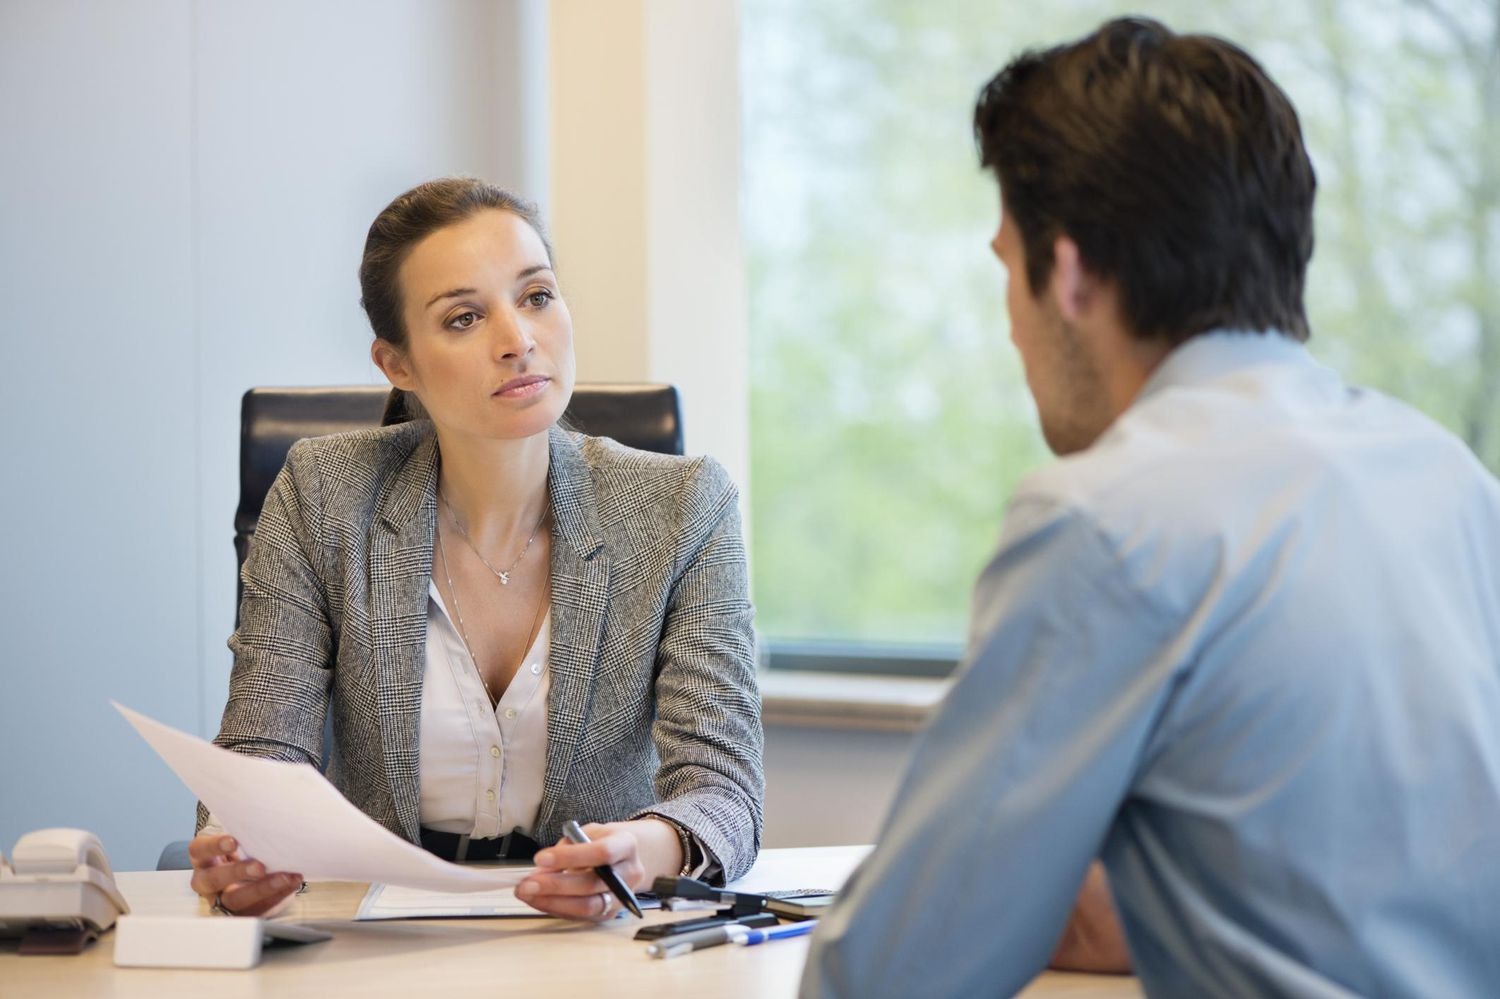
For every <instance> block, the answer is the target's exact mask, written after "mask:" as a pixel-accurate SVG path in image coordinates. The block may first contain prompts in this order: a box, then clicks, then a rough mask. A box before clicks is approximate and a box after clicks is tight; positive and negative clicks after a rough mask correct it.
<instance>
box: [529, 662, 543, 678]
mask: <svg viewBox="0 0 1500 999" xmlns="http://www.w3.org/2000/svg"><path fill="white" fill-rule="evenodd" d="M541 671H542V664H541V663H532V664H531V675H532V676H536V675H538V674H539V673H541Z"/></svg>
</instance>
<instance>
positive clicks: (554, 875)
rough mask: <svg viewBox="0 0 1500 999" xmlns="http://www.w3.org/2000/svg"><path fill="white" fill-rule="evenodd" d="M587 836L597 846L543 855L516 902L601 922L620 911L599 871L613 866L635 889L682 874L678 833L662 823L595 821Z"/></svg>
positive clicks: (563, 844) (565, 846) (567, 846)
mask: <svg viewBox="0 0 1500 999" xmlns="http://www.w3.org/2000/svg"><path fill="white" fill-rule="evenodd" d="M583 831H584V832H585V833H586V834H587V835H588V837H589V839H590V840H591V841H592V842H588V843H569V842H568V841H567V840H558V842H557V845H555V846H549V847H548V848H547V849H545V850H540V851H538V852H537V855H536V873H534V874H532V875H531V876H530V877H528V878H527V879H526V880H525V881H522V882H521V883H520V884H519V885H517V886H516V897H517V898H519V899H520V900H521V901H523V902H525V903H526V904H527V905H530V906H532V907H534V908H537V909H540V910H541V911H542V912H545V913H549V914H550V915H553V916H562V917H563V918H565V919H582V920H593V921H596V922H597V921H599V920H603V919H608V918H609V917H610V916H613V915H614V914H615V913H616V912H617V911H619V909H620V900H619V899H617V898H615V896H614V894H613V893H612V892H611V891H610V890H609V888H608V886H606V885H605V883H604V882H603V881H601V880H600V878H599V875H597V874H595V873H594V868H595V867H599V866H601V865H608V866H610V867H613V868H614V869H615V873H616V874H618V875H620V880H621V881H624V882H625V886H626V887H627V888H630V889H632V890H639V889H642V888H646V887H649V886H650V884H651V882H652V880H653V879H655V878H657V877H659V876H661V875H664V874H675V873H677V872H678V871H679V870H681V869H682V846H681V844H680V842H679V840H678V838H677V830H676V829H674V828H673V827H672V826H670V825H668V824H667V823H665V822H663V821H662V820H660V819H650V818H647V819H636V820H634V821H632V822H604V823H599V822H591V823H589V824H588V825H586V826H584V827H583Z"/></svg>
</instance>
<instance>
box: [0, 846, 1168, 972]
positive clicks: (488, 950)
mask: <svg viewBox="0 0 1500 999" xmlns="http://www.w3.org/2000/svg"><path fill="white" fill-rule="evenodd" d="M864 850H865V848H864V847H816V848H808V849H798V850H766V851H765V852H764V853H762V855H761V860H760V862H759V863H757V864H756V866H755V870H753V871H751V873H750V875H749V876H747V877H746V878H745V879H744V880H743V881H741V882H740V884H741V885H743V886H744V887H745V888H746V890H751V891H754V890H763V889H766V888H770V887H777V886H779V887H809V888H811V887H836V886H837V885H839V884H842V883H843V879H844V877H845V876H847V874H848V872H849V870H850V869H851V868H852V867H853V865H854V864H855V863H857V862H858V860H859V858H860V857H861V856H862V855H863V853H864ZM119 884H120V889H121V890H122V891H123V892H124V893H125V898H126V901H128V902H129V903H130V906H131V910H132V912H135V913H139V914H142V915H192V914H202V915H203V916H204V918H208V919H219V918H224V917H220V916H212V915H209V914H208V912H207V908H206V907H205V906H204V905H203V904H202V903H201V902H200V900H199V899H198V897H197V896H196V895H194V894H193V893H192V891H191V890H190V889H189V888H188V872H186V871H164V872H160V873H158V872H155V871H152V872H149V873H122V874H120V876H119ZM365 887H366V886H365V885H362V884H350V883H338V882H322V883H318V884H314V885H311V886H310V887H309V888H308V890H307V892H306V893H305V894H303V895H301V896H299V897H298V898H297V900H296V902H295V905H294V908H293V909H292V910H291V911H290V912H288V913H287V914H286V916H285V917H283V918H286V919H290V920H296V921H298V922H308V923H312V924H314V925H318V926H322V927H324V928H326V929H330V930H332V931H333V932H334V934H335V936H334V939H333V940H330V941H329V942H327V943H321V944H312V945H309V946H305V947H294V948H289V949H285V950H281V949H278V950H274V951H268V952H267V953H266V954H265V956H264V957H263V958H262V960H261V963H260V966H259V967H257V968H255V969H252V970H250V971H191V970H172V969H152V968H116V967H115V966H114V934H113V933H110V934H106V935H105V936H104V937H103V938H101V939H100V940H99V941H98V942H97V943H95V944H93V945H92V946H91V947H90V948H89V950H87V951H85V952H84V953H83V954H80V955H78V956H76V957H20V956H18V955H17V954H16V942H15V941H0V996H3V997H5V999H12V997H17V999H19V997H30V996H48V997H52V996H63V995H66V996H74V995H77V996H85V995H86V996H119V997H133V996H140V997H143V999H144V997H152V999H155V997H174V996H194V997H198V996H207V997H211V999H237V997H241V996H244V997H250V996H256V997H260V996H278V997H279V996H309V997H313V996H316V997H319V999H322V997H324V996H328V995H338V994H344V993H352V992H356V991H357V992H358V994H360V995H361V996H385V995H402V996H419V995H429V994H434V993H436V994H441V995H443V996H444V997H448V996H453V997H458V996H469V995H473V996H485V997H492V996H496V995H512V996H546V997H548V999H572V997H578V999H606V997H607V999H664V997H672V996H692V997H702V996H709V995H712V996H715V997H721V996H722V997H726V999H732V997H745V999H752V997H753V999H761V997H792V996H795V995H796V994H797V983H798V981H799V980H800V978H801V974H802V964H803V961H804V960H805V958H806V955H807V941H806V940H805V939H794V940H782V941H777V942H775V943H769V944H766V945H764V946H761V947H734V946H725V947H715V948H713V949H711V950H706V951H701V952H698V953H694V954H689V955H687V956H685V957H680V958H676V959H673V960H669V961H659V960H653V959H651V958H649V957H647V956H646V952H645V945H644V944H641V943H637V942H636V941H634V940H632V939H631V936H632V935H633V934H634V933H635V931H636V928H637V927H638V926H639V925H640V922H639V921H638V920H635V919H629V918H628V917H627V918H625V919H617V920H615V921H613V922H611V923H608V924H605V925H601V926H590V925H580V924H573V923H567V922H564V921H562V920H557V919H545V918H537V919H470V920H412V921H405V922H360V923H356V922H351V921H350V920H351V919H352V917H353V915H354V913H355V910H356V909H357V908H358V906H359V901H360V899H361V898H363V897H364V892H365ZM646 918H647V919H648V920H651V921H655V920H662V919H674V918H675V919H680V918H683V917H682V915H681V914H674V913H662V912H649V911H648V912H647V913H646ZM1141 994H1142V993H1141V990H1140V986H1139V985H1138V984H1137V983H1136V981H1135V979H1132V978H1120V977H1115V976H1104V975H1065V974H1058V973H1053V972H1049V973H1047V974H1044V975H1042V976H1041V977H1040V978H1038V979H1037V980H1036V981H1035V982H1033V983H1032V985H1031V986H1029V987H1028V988H1027V989H1026V990H1025V991H1024V992H1023V993H1022V995H1023V996H1025V997H1027V999H1042V997H1052V996H1067V997H1078V999H1082V997H1091V999H1092V997H1100V999H1103V997H1116V996H1140V995H1141Z"/></svg>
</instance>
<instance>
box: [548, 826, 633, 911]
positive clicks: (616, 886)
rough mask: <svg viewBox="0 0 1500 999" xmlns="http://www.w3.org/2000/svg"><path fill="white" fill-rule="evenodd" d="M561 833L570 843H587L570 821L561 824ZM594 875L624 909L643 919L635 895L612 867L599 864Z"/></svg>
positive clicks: (580, 830)
mask: <svg viewBox="0 0 1500 999" xmlns="http://www.w3.org/2000/svg"><path fill="white" fill-rule="evenodd" d="M562 831H563V835H564V836H566V837H567V839H568V842H570V843H587V842H589V838H588V836H587V835H585V834H584V831H583V829H582V828H581V827H580V826H579V825H578V823H577V822H575V821H573V820H572V819H569V820H568V821H566V822H564V823H563V827H562ZM594 873H595V874H597V875H599V880H601V881H603V882H604V884H605V886H606V887H608V888H609V890H610V891H611V892H613V893H614V896H615V898H617V899H619V900H620V902H621V903H622V904H624V906H625V908H627V909H629V910H630V911H631V912H633V913H635V917H636V918H637V919H644V918H645V917H644V916H642V915H641V907H640V906H639V905H637V904H636V901H635V893H634V892H632V891H631V890H630V889H629V888H627V887H625V882H623V881H621V880H620V876H619V875H618V874H616V873H615V869H614V868H613V867H610V866H609V865H608V864H600V865H599V866H598V867H596V868H594Z"/></svg>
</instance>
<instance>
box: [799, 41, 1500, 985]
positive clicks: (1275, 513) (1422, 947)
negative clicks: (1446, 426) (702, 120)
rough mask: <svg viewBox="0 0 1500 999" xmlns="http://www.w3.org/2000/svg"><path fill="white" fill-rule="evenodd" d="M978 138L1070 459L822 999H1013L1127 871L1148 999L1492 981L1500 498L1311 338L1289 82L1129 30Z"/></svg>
mask: <svg viewBox="0 0 1500 999" xmlns="http://www.w3.org/2000/svg"><path fill="white" fill-rule="evenodd" d="M975 132H976V136H977V139H978V143H979V147H980V151H981V153H982V161H983V164H984V165H985V166H986V167H989V168H992V169H993V170H994V171H995V173H996V177H997V179H998V181H999V186H1000V191H1001V202H1002V204H1001V214H1002V220H1001V223H1000V228H999V232H998V234H997V235H996V236H995V239H994V244H993V246H994V251H995V253H996V255H997V256H998V257H999V258H1000V261H1001V263H1002V264H1004V266H1005V269H1006V270H1007V272H1008V273H1009V291H1008V299H1007V307H1008V311H1009V313H1010V320H1011V335H1012V339H1013V340H1014V341H1015V344H1016V348H1017V349H1018V351H1019V352H1020V355H1021V358H1022V361H1023V363H1024V365H1025V369H1026V378H1027V383H1028V385H1029V386H1030V389H1031V392H1032V395H1033V396H1034V397H1035V400H1036V405H1037V410H1038V412H1039V414H1040V418H1041V424H1042V430H1043V433H1044V435H1045V437H1046V439H1047V442H1048V444H1049V445H1050V446H1051V447H1052V449H1053V450H1054V451H1056V452H1057V453H1058V454H1059V455H1061V456H1062V460H1060V461H1058V462H1057V463H1055V464H1053V465H1052V466H1051V467H1048V468H1045V469H1043V470H1041V471H1039V472H1037V473H1035V474H1033V475H1032V476H1030V477H1029V478H1028V479H1027V480H1026V481H1025V482H1024V483H1023V484H1022V485H1021V486H1020V488H1019V489H1018V490H1017V492H1016V494H1015V496H1014V498H1013V499H1012V501H1011V503H1010V507H1009V510H1008V511H1007V514H1006V518H1005V526H1004V531H1003V534H1002V538H1001V541H1000V547H999V550H998V552H997V553H996V554H995V556H994V559H993V560H992V561H991V562H990V564H989V566H988V567H987V568H986V569H985V571H984V572H983V574H982V575H981V577H980V579H979V582H978V584H977V587H976V590H975V595H974V604H973V619H972V623H971V629H970V637H969V645H968V651H967V654H966V656H965V661H964V663H963V665H962V667H961V669H960V671H959V673H958V676H957V679H956V682H955V685H954V688H953V690H952V693H951V694H950V695H949V697H948V699H947V700H946V702H945V703H944V704H943V706H942V708H941V709H940V710H939V712H938V714H937V716H936V717H935V718H934V720H933V722H932V724H931V726H930V727H929V729H928V730H927V731H926V733H925V734H924V735H923V737H922V738H921V740H920V741H919V743H918V745H917V747H916V749H915V751H914V755H913V759H912V762H911V765H910V769H909V772H908V773H907V774H906V776H905V778H904V781H903V783H902V786H901V788H900V790H899V793H898V795H897V798H896V801H895V804H894V806H893V808H892V812H891V815H890V816H889V818H888V819H887V821H886V825H885V828H884V830H883V832H882V834H881V837H880V842H879V845H878V847H877V848H876V850H875V852H874V853H873V854H872V855H871V856H870V858H869V859H868V860H867V861H866V862H865V864H864V865H863V866H862V867H861V868H860V869H859V870H858V871H857V872H856V874H855V876H854V877H853V878H852V879H851V881H850V883H849V885H848V886H847V887H846V889H845V892H844V895H843V897H842V899H841V900H840V902H839V903H838V904H837V905H836V906H834V908H833V909H832V910H831V911H830V913H829V915H828V917H827V919H825V920H824V923H823V925H822V926H820V927H819V928H818V930H817V933H816V934H815V936H814V942H813V946H812V950H811V953H810V957H809V961H808V967H807V971H806V975H805V978H804V980H803V994H804V995H805V996H814V995H825V994H826V995H846V996H858V997H861V999H863V997H869V996H884V995H889V996H924V997H927V996H959V995H963V996H971V995H1008V994H1010V993H1012V992H1014V991H1016V990H1017V989H1019V988H1021V987H1022V986H1023V985H1024V984H1025V983H1026V982H1027V981H1028V980H1029V979H1030V978H1031V977H1032V976H1033V975H1035V974H1036V973H1037V972H1038V971H1039V970H1041V968H1042V967H1043V965H1044V964H1045V963H1046V961H1047V958H1048V955H1049V953H1051V952H1052V949H1053V947H1054V945H1055V944H1056V943H1057V941H1058V939H1059V934H1060V933H1061V931H1062V930H1063V927H1064V924H1065V922H1067V920H1068V916H1069V911H1070V905H1071V903H1072V901H1073V899H1074V897H1075V893H1076V892H1077V891H1078V889H1079V886H1080V883H1081V882H1082V881H1083V880H1084V877H1085V872H1086V871H1087V870H1088V869H1089V866H1090V862H1091V861H1092V860H1093V859H1094V858H1096V857H1098V858H1100V859H1101V860H1102V861H1103V865H1104V868H1105V869H1106V870H1107V872H1108V878H1109V888H1110V889H1111V890H1112V893H1113V896H1114V901H1115V907H1116V908H1117V909H1118V913H1119V919H1120V923H1121V924H1122V925H1123V929H1124V934H1125V939H1126V941H1127V942H1128V945H1129V955H1130V958H1131V961H1132V963H1133V965H1134V969H1135V971H1136V973H1137V974H1138V975H1139V976H1140V979H1141V981H1142V983H1143V984H1144V985H1145V987H1146V989H1147V991H1148V992H1150V993H1153V994H1162V995H1194V996H1198V995H1244V996H1269V995H1277V996H1286V995H1299V996H1313V995H1316V996H1335V995H1374V994H1380V995H1434V996H1436V995H1441V996H1476V995H1481V994H1494V992H1495V990H1496V989H1500V484H1497V483H1496V481H1495V480H1494V478H1493V477H1491V476H1490V475H1489V474H1487V473H1486V472H1485V471H1484V470H1483V469H1482V468H1481V466H1480V465H1479V464H1478V462H1477V461H1476V460H1475V458H1474V456H1473V455H1472V454H1471V453H1470V452H1469V451H1468V450H1467V449H1466V448H1465V447H1464V446H1463V445H1462V444H1461V443H1460V442H1459V441H1458V440H1456V439H1455V438H1454V437H1453V436H1452V435H1450V434H1448V433H1447V432H1445V431H1444V430H1442V429H1440V428H1439V427H1438V426H1437V425H1435V424H1434V423H1432V422H1431V421H1429V420H1427V419H1426V418H1424V417H1422V416H1421V415H1420V414H1418V413H1416V412H1414V411H1412V410H1411V409H1409V408H1407V407H1405V406H1403V405H1401V404H1399V403H1397V402H1394V401H1392V400H1390V399H1387V398H1384V397H1382V396H1380V395H1378V394H1376V393H1372V392H1367V391H1361V390H1358V389H1352V388H1349V387H1346V386H1345V385H1344V384H1342V383H1341V382H1340V381H1339V380H1338V378H1337V376H1335V375H1334V373H1333V372H1331V371H1329V370H1328V369H1326V368H1324V367H1322V366H1321V365H1319V364H1318V363H1316V362H1315V361H1313V360H1312V358H1311V357H1310V356H1309V355H1308V353H1307V352H1306V350H1305V348H1304V347H1303V346H1302V344H1301V341H1303V340H1305V339H1306V338H1307V336H1308V332H1309V331H1308V324H1307V319H1306V315H1305V312H1304V309H1303V303H1302V292H1303V282H1304V275H1305V272H1306V266H1307V262H1308V259H1309V257H1310V256H1311V253H1312V242H1313V238H1312V204H1313V192H1314V187H1315V183H1314V178H1313V170H1312V166H1311V164H1310V162H1309V161H1308V157H1307V154H1306V152H1305V151H1304V149H1303V145H1302V138H1301V133H1300V128H1299V125H1298V121H1297V116H1296V113H1295V111H1294V110H1293V109H1292V107H1291V104H1290V103H1289V102H1288V100H1287V98H1286V95H1285V94H1283V93H1282V91H1281V90H1280V89H1279V88H1278V87H1277V86H1276V85H1275V84H1274V83H1273V82H1272V81H1271V80H1270V79H1269V78H1268V77H1267V76H1266V74H1265V73H1264V72H1263V71H1262V70H1261V68H1260V67H1259V66H1258V65H1257V64H1256V63H1255V62H1254V60H1252V59H1251V58H1250V57H1249V56H1248V55H1246V54H1245V53H1244V52H1243V51H1241V50H1240V49H1238V48H1236V47H1235V46H1233V45H1231V44H1229V43H1227V42H1225V41H1222V40H1219V39H1215V38H1209V37H1203V36H1187V35H1176V34H1173V33H1172V32H1171V31H1169V30H1167V29H1166V28H1164V27H1163V26H1161V25H1160V24H1156V23H1154V22H1150V21H1142V20H1123V21H1115V22H1112V23H1110V24H1107V25H1105V26H1104V27H1103V28H1101V29H1100V30H1099V31H1098V32H1096V33H1095V34H1093V35H1091V36H1089V37H1087V38H1084V39H1082V40H1081V41H1079V42H1077V43H1075V44H1072V45H1067V46H1063V47H1060V48H1056V49H1052V50H1050V51H1046V52H1041V53H1031V54H1027V55H1024V56H1022V57H1021V58H1019V59H1017V60H1016V61H1015V62H1013V63H1011V64H1010V65H1009V66H1007V67H1006V68H1005V69H1004V70H1003V71H1002V72H1001V73H1000V74H999V75H998V76H996V77H995V79H994V80H993V81H991V82H990V83H989V85H988V86H987V87H986V88H985V90H984V91H983V92H982V94H981V95H980V97H979V101H978V106H977V108H976V110H975ZM1091 880H1094V879H1092V878H1091ZM1081 898H1082V899H1083V900H1084V904H1083V905H1082V908H1081V909H1080V910H1079V912H1078V914H1077V917H1076V919H1075V923H1074V924H1073V927H1074V929H1075V930H1076V929H1078V928H1079V927H1086V928H1092V930H1091V931H1092V932H1094V933H1099V932H1101V931H1103V932H1104V939H1105V942H1106V943H1107V936H1108V929H1109V926H1110V923H1111V920H1112V916H1111V915H1110V912H1109V907H1108V893H1107V892H1105V891H1104V890H1103V889H1102V887H1101V885H1099V884H1095V885H1094V886H1093V887H1092V889H1091V890H1090V891H1088V892H1086V893H1085V894H1084V895H1083V896H1081ZM1090 899H1092V900H1093V901H1092V902H1090V901H1088V900H1090ZM1101 900H1102V901H1101Z"/></svg>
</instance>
